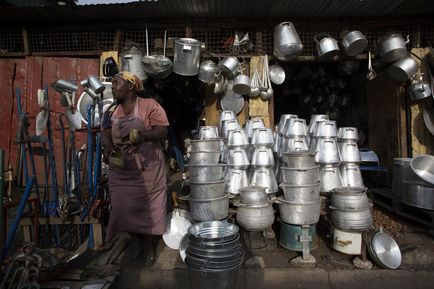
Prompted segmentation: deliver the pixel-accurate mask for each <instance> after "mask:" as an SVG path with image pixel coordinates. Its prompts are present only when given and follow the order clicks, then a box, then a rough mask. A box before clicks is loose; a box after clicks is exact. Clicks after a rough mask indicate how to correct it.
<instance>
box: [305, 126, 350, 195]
mask: <svg viewBox="0 0 434 289" xmlns="http://www.w3.org/2000/svg"><path fill="white" fill-rule="evenodd" d="M313 126H314V128H313V131H314V133H313V135H312V136H311V138H310V143H309V148H310V150H313V151H315V162H316V163H317V164H319V165H320V180H321V182H320V183H321V188H320V191H321V193H322V194H324V195H326V196H327V195H329V194H330V192H331V191H332V190H333V189H334V188H337V187H341V186H342V179H341V174H340V172H339V165H340V163H341V155H340V153H339V147H338V141H337V132H338V130H337V127H336V121H333V120H319V121H317V122H315V123H314V125H313Z"/></svg>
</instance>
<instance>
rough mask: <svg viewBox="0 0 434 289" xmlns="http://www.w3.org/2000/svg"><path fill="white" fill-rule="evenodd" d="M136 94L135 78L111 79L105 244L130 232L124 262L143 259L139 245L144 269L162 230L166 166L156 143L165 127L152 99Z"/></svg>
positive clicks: (126, 74) (106, 134)
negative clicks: (121, 234)
mask: <svg viewBox="0 0 434 289" xmlns="http://www.w3.org/2000/svg"><path fill="white" fill-rule="evenodd" d="M142 89H143V84H142V82H141V81H140V79H139V78H138V77H137V76H136V75H134V74H132V73H130V72H125V71H123V72H120V73H119V74H117V75H115V76H114V77H113V81H112V92H113V96H114V98H115V100H116V101H117V102H118V103H119V105H117V106H116V107H115V108H114V110H112V112H111V117H110V120H111V129H105V130H104V134H103V135H104V137H103V151H104V155H105V156H106V157H107V158H108V160H109V181H108V183H109V192H110V203H111V212H110V218H109V224H108V229H107V237H106V241H110V240H111V239H112V238H113V236H114V235H115V234H116V233H119V232H128V233H130V235H131V237H132V244H130V250H129V251H130V256H129V257H130V258H131V257H132V258H134V257H136V258H143V255H142V254H140V253H141V252H140V248H141V247H142V246H143V247H144V252H143V253H144V254H145V262H146V263H145V265H152V264H153V263H154V262H155V259H156V244H154V246H153V244H152V243H156V242H155V239H156V238H155V237H158V236H159V235H162V234H163V233H164V232H165V230H166V198H167V197H166V166H165V159H164V154H163V150H162V146H161V144H160V142H161V141H162V140H164V139H165V137H166V134H167V126H168V125H169V122H168V120H167V116H166V113H165V111H164V109H163V108H162V107H161V106H160V105H159V104H158V103H157V102H156V101H155V100H153V99H144V98H140V97H138V96H137V92H139V91H141V90H142ZM153 239H154V240H153ZM153 241H154V242H153ZM140 245H142V246H140Z"/></svg>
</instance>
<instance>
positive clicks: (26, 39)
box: [23, 27, 31, 56]
mask: <svg viewBox="0 0 434 289" xmlns="http://www.w3.org/2000/svg"><path fill="white" fill-rule="evenodd" d="M23 43H24V55H26V56H27V55H30V54H31V51H30V45H29V33H28V32H27V28H25V27H24V28H23Z"/></svg>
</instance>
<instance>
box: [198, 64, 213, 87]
mask: <svg viewBox="0 0 434 289" xmlns="http://www.w3.org/2000/svg"><path fill="white" fill-rule="evenodd" d="M216 72H217V65H216V64H215V63H214V61H212V60H205V61H204V62H202V63H201V64H200V67H199V75H198V77H197V78H198V79H199V80H200V81H202V82H205V83H214V82H215V81H216Z"/></svg>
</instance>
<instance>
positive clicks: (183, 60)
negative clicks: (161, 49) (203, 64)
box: [173, 38, 202, 76]
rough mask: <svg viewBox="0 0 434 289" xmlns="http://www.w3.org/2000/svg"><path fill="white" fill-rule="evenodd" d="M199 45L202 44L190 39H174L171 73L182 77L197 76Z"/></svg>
mask: <svg viewBox="0 0 434 289" xmlns="http://www.w3.org/2000/svg"><path fill="white" fill-rule="evenodd" d="M201 45H202V42H200V41H199V40H196V39H192V38H179V39H175V48H174V49H175V51H174V56H173V72H174V73H176V74H179V75H184V76H193V75H197V74H198V73H199V62H200V49H201V48H200V47H201Z"/></svg>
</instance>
